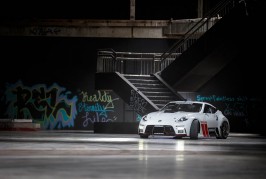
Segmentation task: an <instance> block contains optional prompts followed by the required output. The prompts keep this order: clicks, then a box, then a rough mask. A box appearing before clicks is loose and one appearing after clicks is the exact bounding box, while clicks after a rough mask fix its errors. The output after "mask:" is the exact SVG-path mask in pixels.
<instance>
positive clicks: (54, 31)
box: [30, 27, 61, 36]
mask: <svg viewBox="0 0 266 179" xmlns="http://www.w3.org/2000/svg"><path fill="white" fill-rule="evenodd" d="M60 32H61V29H59V28H57V27H34V28H31V29H30V33H31V34H32V35H39V36H48V35H58V34H59V33H60Z"/></svg>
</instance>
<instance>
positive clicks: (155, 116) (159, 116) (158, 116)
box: [147, 111, 197, 120]
mask: <svg viewBox="0 0 266 179" xmlns="http://www.w3.org/2000/svg"><path fill="white" fill-rule="evenodd" d="M195 114H197V113H190V112H175V113H165V112H163V111H158V112H152V113H150V114H148V115H147V120H164V119H165V120H173V119H174V120H178V119H180V118H181V117H187V118H190V117H193V116H195Z"/></svg>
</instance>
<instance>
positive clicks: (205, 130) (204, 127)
mask: <svg viewBox="0 0 266 179" xmlns="http://www.w3.org/2000/svg"><path fill="white" fill-rule="evenodd" d="M201 128H202V133H203V136H204V137H209V130H208V125H207V122H205V121H203V122H201Z"/></svg>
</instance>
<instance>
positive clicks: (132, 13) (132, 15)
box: [130, 0, 135, 20]
mask: <svg viewBox="0 0 266 179" xmlns="http://www.w3.org/2000/svg"><path fill="white" fill-rule="evenodd" d="M130 20H135V0H130Z"/></svg>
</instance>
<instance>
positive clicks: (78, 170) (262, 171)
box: [0, 131, 266, 179]
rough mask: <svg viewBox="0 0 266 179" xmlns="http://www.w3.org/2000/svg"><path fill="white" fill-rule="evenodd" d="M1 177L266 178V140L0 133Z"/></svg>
mask: <svg viewBox="0 0 266 179" xmlns="http://www.w3.org/2000/svg"><path fill="white" fill-rule="evenodd" d="M0 178H1V179H13V178H20V179H24V178H25V179H26V178H27V179H33V178H34V179H36V178H38V179H46V178H56V179H57V178H60V179H61V178H62V179H66V178H72V179H79V178H95V179H98V178H106V179H118V178H121V179H131V178H132V179H133V178H134V179H138V178H141V179H145V178H151V179H162V178H163V179H174V178H175V179H176V178H180V179H182V178H186V179H187V178H197V179H201V178H204V179H206V178H212V179H213V178H215V179H217V178H223V179H225V178H226V179H228V178H234V179H236V178H241V179H243V178H252V179H253V178H256V179H258V178H266V139H265V138H261V137H259V136H257V135H254V134H252V135H249V134H237V133H234V134H233V133H232V134H230V136H229V137H228V139H226V140H221V139H220V140H218V139H216V138H208V139H199V140H190V139H187V138H183V139H173V138H171V137H150V138H149V139H140V138H139V137H138V135H136V134H94V133H93V132H90V131H34V132H26V131H24V132H23V131H20V132H19V131H0Z"/></svg>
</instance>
